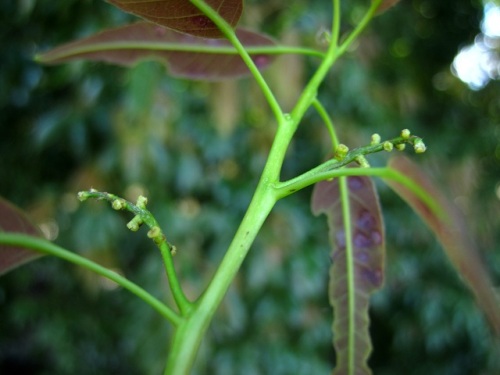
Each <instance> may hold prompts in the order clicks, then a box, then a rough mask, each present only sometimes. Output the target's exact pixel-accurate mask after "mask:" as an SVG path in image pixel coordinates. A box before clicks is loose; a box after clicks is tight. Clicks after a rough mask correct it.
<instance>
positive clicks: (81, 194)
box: [77, 191, 89, 202]
mask: <svg viewBox="0 0 500 375" xmlns="http://www.w3.org/2000/svg"><path fill="white" fill-rule="evenodd" d="M77 198H78V200H79V201H80V202H85V201H86V200H87V199H88V198H89V193H87V192H86V191H80V192H78V195H77Z"/></svg>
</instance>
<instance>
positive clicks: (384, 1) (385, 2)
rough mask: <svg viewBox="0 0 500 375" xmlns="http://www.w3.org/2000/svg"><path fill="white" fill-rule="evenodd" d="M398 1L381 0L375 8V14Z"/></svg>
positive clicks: (382, 11)
mask: <svg viewBox="0 0 500 375" xmlns="http://www.w3.org/2000/svg"><path fill="white" fill-rule="evenodd" d="M397 3H399V0H382V2H381V3H380V5H379V6H378V8H377V14H381V13H384V12H385V11H386V10H387V9H389V8H391V7H393V6H394V5H396V4H397Z"/></svg>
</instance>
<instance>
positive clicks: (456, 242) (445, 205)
mask: <svg viewBox="0 0 500 375" xmlns="http://www.w3.org/2000/svg"><path fill="white" fill-rule="evenodd" d="M389 167H390V168H392V169H393V170H395V171H397V172H399V173H400V174H402V175H404V176H405V177H407V178H409V179H410V180H411V181H412V183H413V185H414V186H418V187H420V188H421V189H423V190H424V191H425V192H426V193H427V194H428V196H429V197H431V198H432V200H433V201H434V202H435V204H436V207H437V209H438V210H439V212H436V209H433V208H432V207H431V206H430V205H429V204H428V203H426V202H425V201H424V200H422V199H421V198H420V197H418V196H417V195H416V194H415V193H414V192H413V191H411V190H410V189H409V188H408V187H407V186H404V185H402V184H400V183H398V182H396V181H395V180H391V179H387V180H385V182H386V183H387V184H388V185H389V186H390V187H391V188H392V189H393V190H394V191H395V192H396V193H397V194H398V195H399V196H400V197H401V198H403V199H404V200H405V201H406V203H408V204H409V205H410V207H411V208H413V210H414V211H415V212H416V213H417V214H418V215H419V216H420V217H421V218H422V220H423V221H424V222H425V223H426V224H427V226H428V227H429V228H430V229H431V230H432V231H433V232H434V234H435V235H436V237H437V239H438V241H439V242H440V243H441V245H442V246H443V249H444V250H445V252H446V255H447V256H448V258H449V259H450V261H451V263H452V264H453V266H454V267H455V268H456V270H457V272H458V273H459V274H460V275H461V276H462V277H463V278H464V279H465V281H466V282H467V284H468V285H469V287H470V288H471V289H472V291H473V292H474V294H475V296H476V300H477V302H478V304H479V306H480V307H481V308H482V309H483V311H484V312H485V314H486V316H487V317H488V319H489V321H490V323H491V325H492V327H493V329H494V331H495V333H496V335H498V336H500V304H499V299H498V296H497V294H496V293H495V292H494V289H493V284H492V282H491V279H490V277H489V274H488V270H487V269H486V267H485V265H484V264H483V262H482V259H481V257H480V254H479V251H478V249H477V247H476V245H475V243H474V241H473V240H472V238H471V236H470V234H469V231H468V229H467V224H466V223H465V219H464V217H463V215H462V214H461V212H460V210H459V209H458V208H457V207H456V206H455V205H454V204H453V203H452V202H451V201H450V200H449V199H447V198H446V197H445V195H444V194H442V193H441V192H440V191H439V189H438V188H437V187H436V186H435V185H434V183H433V182H432V181H431V179H430V178H429V177H428V176H427V175H426V174H425V173H424V172H423V171H422V169H421V168H420V167H419V166H417V165H415V164H414V163H413V162H411V161H410V160H409V159H407V158H405V157H403V156H399V157H395V158H393V159H391V160H390V162H389Z"/></svg>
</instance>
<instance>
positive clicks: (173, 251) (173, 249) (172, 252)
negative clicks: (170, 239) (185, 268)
mask: <svg viewBox="0 0 500 375" xmlns="http://www.w3.org/2000/svg"><path fill="white" fill-rule="evenodd" d="M168 246H169V247H170V254H172V256H174V255H175V254H177V248H176V247H175V245H172V244H170V243H169V244H168Z"/></svg>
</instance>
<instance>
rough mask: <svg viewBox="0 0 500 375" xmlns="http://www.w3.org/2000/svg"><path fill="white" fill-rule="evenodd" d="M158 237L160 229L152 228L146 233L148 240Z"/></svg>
mask: <svg viewBox="0 0 500 375" xmlns="http://www.w3.org/2000/svg"><path fill="white" fill-rule="evenodd" d="M158 236H161V229H160V227H158V226H154V227H152V228H151V229H150V230H149V231H148V238H155V237H158Z"/></svg>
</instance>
